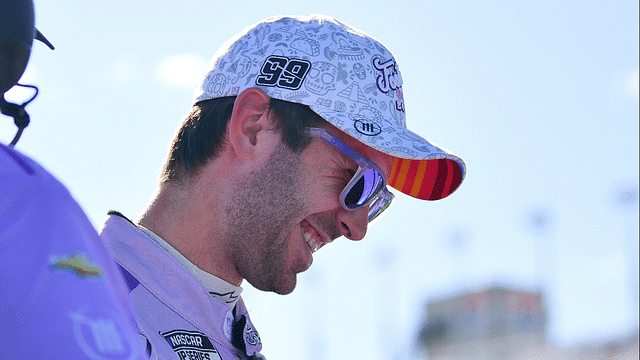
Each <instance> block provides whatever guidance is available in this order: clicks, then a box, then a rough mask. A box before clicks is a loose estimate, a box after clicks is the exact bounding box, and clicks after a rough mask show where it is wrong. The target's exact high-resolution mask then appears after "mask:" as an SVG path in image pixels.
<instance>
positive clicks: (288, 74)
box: [256, 55, 311, 90]
mask: <svg viewBox="0 0 640 360" xmlns="http://www.w3.org/2000/svg"><path fill="white" fill-rule="evenodd" d="M310 68H311V63H310V62H309V61H306V60H302V59H289V58H287V57H284V56H278V55H271V56H269V57H268V58H267V59H266V60H265V61H264V64H262V68H261V69H260V75H259V76H258V77H257V78H256V85H262V86H276V87H280V88H284V89H289V90H298V89H299V88H300V85H302V82H303V81H304V78H305V77H306V76H307V73H308V72H309V69H310Z"/></svg>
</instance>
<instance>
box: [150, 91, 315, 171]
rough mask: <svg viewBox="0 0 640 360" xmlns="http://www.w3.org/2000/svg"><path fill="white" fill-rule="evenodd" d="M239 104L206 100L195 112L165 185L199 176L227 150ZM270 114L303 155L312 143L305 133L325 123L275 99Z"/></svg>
mask: <svg viewBox="0 0 640 360" xmlns="http://www.w3.org/2000/svg"><path fill="white" fill-rule="evenodd" d="M235 100H236V97H235V96H228V97H222V98H217V99H211V100H205V101H201V102H199V103H197V104H196V105H194V106H193V107H192V108H191V112H190V113H189V114H188V115H187V116H186V117H185V119H184V121H183V123H182V125H181V126H180V129H178V133H177V134H176V136H175V137H174V139H173V141H172V143H171V147H170V149H169V156H168V157H167V161H166V162H165V164H164V166H163V169H162V175H161V182H164V181H167V180H182V179H184V178H185V176H186V177H187V178H188V177H191V176H194V175H197V173H198V171H199V170H200V169H201V168H202V167H203V166H204V165H205V164H206V163H207V162H208V161H209V160H210V159H212V158H215V157H216V156H217V155H218V153H219V152H220V150H221V149H222V147H223V146H224V139H225V134H226V132H227V124H228V122H229V119H230V118H231V113H232V112H233V105H234V103H235ZM268 111H269V112H270V113H272V114H273V115H275V116H274V119H275V125H276V129H278V130H280V132H281V134H282V140H283V141H284V143H285V144H286V145H287V146H288V147H289V148H290V149H291V150H293V151H295V152H301V151H302V150H304V149H305V148H306V147H307V146H308V145H309V143H310V142H311V138H310V137H309V136H308V135H306V134H305V133H304V129H305V128H306V127H310V126H318V125H319V124H320V123H321V122H322V121H324V120H322V118H321V117H320V116H318V115H317V114H316V113H315V112H313V110H311V108H309V106H307V105H302V104H298V103H292V102H288V101H283V100H278V99H271V101H270V104H269V110H268Z"/></svg>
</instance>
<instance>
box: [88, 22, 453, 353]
mask: <svg viewBox="0 0 640 360" xmlns="http://www.w3.org/2000/svg"><path fill="white" fill-rule="evenodd" d="M464 176H465V165H464V162H463V161H462V160H461V159H460V158H458V157H457V156H455V155H453V154H450V153H448V152H446V151H445V150H443V149H440V148H438V147H436V146H434V145H432V144H431V143H429V142H428V141H426V140H424V139H423V138H421V137H420V136H418V135H416V134H414V133H412V132H410V131H408V130H407V129H406V125H405V107H404V100H403V94H402V79H401V76H400V72H399V71H398V66H397V64H396V62H395V60H394V58H393V56H392V55H391V53H389V51H388V50H387V49H386V48H385V47H384V46H383V45H382V44H380V43H379V42H377V41H376V40H375V39H373V38H371V37H370V36H368V35H366V34H364V33H362V32H360V31H358V30H355V29H353V28H350V27H349V26H347V25H345V24H343V23H341V22H339V21H337V20H335V19H332V18H329V17H325V16H313V17H277V18H271V19H267V20H265V21H263V22H260V23H258V24H256V25H254V26H253V27H250V28H247V29H245V30H244V31H243V32H242V33H240V34H239V35H238V36H236V37H235V38H234V39H232V40H230V41H229V42H227V44H226V45H224V46H223V47H222V48H221V49H220V50H219V51H218V53H217V54H216V55H215V56H214V58H213V60H212V61H211V63H210V65H209V68H208V70H207V72H206V75H205V77H204V79H203V80H202V82H201V83H200V85H199V86H198V88H197V90H196V92H195V95H194V101H193V108H192V111H191V113H190V114H189V115H188V116H187V117H186V119H185V120H184V122H183V124H182V125H181V127H180V128H179V130H178V132H177V134H176V136H175V138H174V140H173V143H172V145H171V148H170V151H169V156H168V159H167V161H166V163H165V166H164V169H163V173H162V176H161V179H160V184H159V189H158V192H157V193H156V195H155V196H154V197H153V199H152V201H151V203H150V204H149V206H148V208H147V209H146V210H145V211H144V212H143V213H142V215H141V216H140V217H139V219H138V220H137V222H135V223H134V222H131V221H129V220H127V219H126V218H125V217H124V216H123V215H122V214H119V213H116V212H112V213H110V215H109V217H108V218H107V220H106V222H105V223H104V225H103V228H102V230H101V236H102V237H103V239H105V241H106V242H107V243H108V246H109V247H110V249H111V250H112V251H113V253H114V256H115V258H116V261H117V262H118V263H119V264H120V266H121V268H122V272H123V273H124V274H125V278H126V279H127V281H128V284H129V288H130V290H131V297H132V299H133V302H134V307H135V311H136V314H137V318H138V326H139V330H140V332H141V333H142V334H144V335H145V336H146V337H147V340H148V341H149V345H150V347H151V348H152V352H153V353H155V354H158V355H160V356H161V357H162V356H167V358H169V357H170V356H169V355H171V354H173V353H176V354H177V355H178V357H179V358H181V359H182V358H186V357H187V356H192V357H194V358H205V355H206V356H207V358H212V359H233V358H235V357H234V356H237V357H240V358H246V357H250V356H257V355H256V354H258V352H259V351H260V349H261V343H260V338H259V336H258V335H257V332H256V330H255V328H254V327H253V325H252V324H251V321H250V320H249V317H248V315H247V311H246V308H245V306H244V304H243V301H242V299H241V297H240V293H241V290H242V289H241V288H240V285H241V283H242V281H243V280H245V279H246V280H247V281H248V282H249V283H250V284H251V285H253V286H254V287H256V288H258V289H260V290H264V291H273V292H276V293H279V294H288V293H290V292H291V291H293V289H294V288H295V286H296V274H298V273H300V272H302V271H305V270H306V269H307V268H309V266H311V263H312V261H313V257H312V254H313V253H314V252H315V251H317V250H318V249H320V248H321V247H323V246H325V245H327V244H329V243H330V242H332V241H333V240H335V239H336V238H338V237H340V236H344V237H346V238H348V239H351V240H360V239H362V238H363V237H364V236H365V233H366V231H367V227H368V224H369V222H370V221H372V220H373V219H375V218H376V217H377V216H379V215H380V214H381V213H382V211H384V210H385V209H386V208H387V207H388V206H389V205H390V203H391V201H392V200H393V195H392V194H391V192H389V190H388V189H387V185H391V186H392V187H394V188H396V189H398V190H400V191H401V192H403V193H406V194H408V195H410V196H413V197H416V198H419V199H425V200H437V199H441V198H444V197H446V196H448V195H449V194H451V193H452V192H453V191H454V190H456V189H457V188H458V186H459V185H460V183H461V182H462V180H463V178H464ZM174 358H175V357H174Z"/></svg>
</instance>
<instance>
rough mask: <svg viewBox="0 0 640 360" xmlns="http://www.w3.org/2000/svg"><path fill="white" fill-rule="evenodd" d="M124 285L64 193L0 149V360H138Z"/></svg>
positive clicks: (38, 168)
mask: <svg viewBox="0 0 640 360" xmlns="http://www.w3.org/2000/svg"><path fill="white" fill-rule="evenodd" d="M142 344H143V342H142V337H141V336H140V335H139V334H138V333H137V331H136V330H135V319H134V316H133V311H132V307H131V304H130V303H129V300H128V296H127V290H126V286H125V284H124V281H123V280H122V278H121V276H120V274H119V272H118V270H117V269H116V265H115V263H114V262H113V260H112V258H111V256H110V254H109V253H108V251H107V249H106V247H105V246H104V244H103V243H102V241H101V240H100V238H99V237H98V234H97V232H96V231H95V229H94V228H93V226H92V225H91V223H90V222H89V220H88V219H87V217H86V215H85V214H84V212H83V211H82V209H81V208H80V206H79V205H78V204H77V203H76V202H75V200H74V199H73V198H72V197H71V195H70V194H69V192H68V191H67V189H66V188H65V187H64V186H63V185H62V184H61V183H60V182H59V181H58V180H56V179H55V178H54V177H53V176H52V175H51V174H49V173H48V172H47V171H46V170H44V169H43V168H42V167H41V166H39V165H38V164H37V163H35V162H34V161H33V160H31V159H29V158H28V157H26V156H24V155H22V154H20V153H19V152H17V151H15V150H13V149H10V148H8V147H6V146H4V145H1V144H0V359H107V360H112V359H144V358H147V357H146V356H145V354H144V350H143V346H142Z"/></svg>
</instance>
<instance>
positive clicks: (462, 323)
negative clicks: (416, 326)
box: [418, 286, 547, 360]
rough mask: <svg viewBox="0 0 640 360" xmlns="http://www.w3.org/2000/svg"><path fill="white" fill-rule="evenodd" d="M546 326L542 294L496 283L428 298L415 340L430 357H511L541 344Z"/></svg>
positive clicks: (543, 342) (542, 343)
mask: <svg viewBox="0 0 640 360" xmlns="http://www.w3.org/2000/svg"><path fill="white" fill-rule="evenodd" d="M546 324H547V314H546V311H545V308H544V304H543V297H542V294H540V293H531V292H523V291H516V290H511V289H507V288H503V287H497V286H495V287H490V288H488V289H486V290H482V291H478V292H472V293H466V294H462V295H459V296H456V297H451V298H447V299H442V300H437V301H432V302H430V303H429V304H428V305H427V321H426V323H425V324H424V326H423V327H422V329H421V330H420V333H419V337H418V341H419V343H420V345H421V346H422V347H423V348H424V349H426V351H427V353H428V357H429V358H430V359H438V358H451V359H496V360H499V359H512V358H513V357H514V356H515V355H516V354H518V353H520V352H521V351H522V350H524V349H527V348H540V347H544V344H545V343H546Z"/></svg>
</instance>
